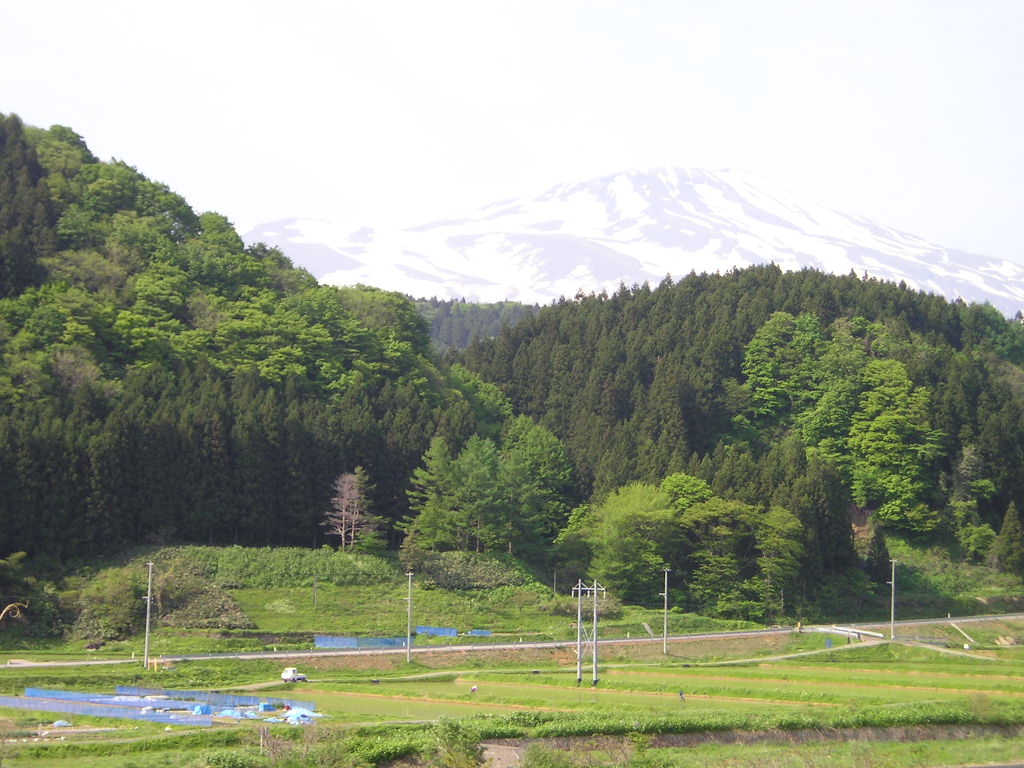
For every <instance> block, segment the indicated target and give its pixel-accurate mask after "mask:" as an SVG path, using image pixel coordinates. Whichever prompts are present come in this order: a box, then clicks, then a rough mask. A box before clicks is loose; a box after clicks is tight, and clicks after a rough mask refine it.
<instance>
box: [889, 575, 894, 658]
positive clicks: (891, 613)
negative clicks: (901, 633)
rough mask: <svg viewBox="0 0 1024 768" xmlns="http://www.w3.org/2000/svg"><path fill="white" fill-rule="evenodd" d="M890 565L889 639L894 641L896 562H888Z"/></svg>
mask: <svg viewBox="0 0 1024 768" xmlns="http://www.w3.org/2000/svg"><path fill="white" fill-rule="evenodd" d="M889 562H890V563H892V580H891V581H889V584H890V585H891V586H892V593H891V595H890V597H889V639H890V640H895V639H896V561H895V560H890V561H889Z"/></svg>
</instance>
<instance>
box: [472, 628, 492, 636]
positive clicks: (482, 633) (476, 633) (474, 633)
mask: <svg viewBox="0 0 1024 768" xmlns="http://www.w3.org/2000/svg"><path fill="white" fill-rule="evenodd" d="M466 634H467V635H469V636H470V637H490V636H491V630H489V629H471V630H469V632H467V633H466Z"/></svg>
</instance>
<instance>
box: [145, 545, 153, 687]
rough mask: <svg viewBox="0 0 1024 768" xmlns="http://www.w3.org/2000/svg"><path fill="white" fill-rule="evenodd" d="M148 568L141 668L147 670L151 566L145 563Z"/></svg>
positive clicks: (150, 610) (151, 593) (151, 590)
mask: <svg viewBox="0 0 1024 768" xmlns="http://www.w3.org/2000/svg"><path fill="white" fill-rule="evenodd" d="M146 566H147V567H148V568H149V578H148V579H147V583H148V586H147V587H146V642H145V643H144V644H143V646H142V666H143V667H145V668H146V669H149V617H150V614H151V613H152V607H153V564H152V563H146Z"/></svg>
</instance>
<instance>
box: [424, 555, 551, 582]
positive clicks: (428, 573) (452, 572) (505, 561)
mask: <svg viewBox="0 0 1024 768" xmlns="http://www.w3.org/2000/svg"><path fill="white" fill-rule="evenodd" d="M414 560H415V563H414V564H413V563H407V565H409V566H410V567H412V568H413V570H414V571H415V572H416V574H417V578H418V580H419V583H420V584H421V585H422V586H424V587H431V586H434V587H439V588H440V589H453V590H464V589H494V588H496V587H521V586H525V585H526V584H529V583H531V582H532V581H533V579H532V577H531V576H530V575H529V574H528V573H527V572H526V571H525V570H524V569H523V567H522V565H520V564H519V563H517V562H516V561H515V560H513V559H511V558H505V557H498V556H495V555H486V554H482V553H479V552H417V553H415V556H414Z"/></svg>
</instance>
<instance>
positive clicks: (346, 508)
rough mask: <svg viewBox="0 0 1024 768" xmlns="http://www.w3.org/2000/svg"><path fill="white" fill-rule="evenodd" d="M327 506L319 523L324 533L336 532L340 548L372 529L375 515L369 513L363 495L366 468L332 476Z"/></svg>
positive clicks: (365, 483)
mask: <svg viewBox="0 0 1024 768" xmlns="http://www.w3.org/2000/svg"><path fill="white" fill-rule="evenodd" d="M333 487H334V497H333V498H332V499H331V508H330V510H328V511H327V512H326V513H325V514H324V520H323V522H322V523H321V525H322V526H323V527H324V528H326V529H327V533H328V535H331V536H337V537H338V538H339V539H340V540H341V543H340V547H341V549H342V550H347V549H351V548H352V547H353V546H354V545H355V544H356V542H357V540H358V539H359V537H360V536H361V535H364V534H367V533H371V532H372V531H374V530H376V528H377V525H378V523H379V520H378V518H376V517H375V516H374V515H372V514H370V504H369V502H368V501H367V498H366V490H367V480H366V472H365V471H364V470H363V468H362V467H356V470H355V472H343V473H342V474H340V475H338V477H337V478H336V479H335V480H334V486H333Z"/></svg>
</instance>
